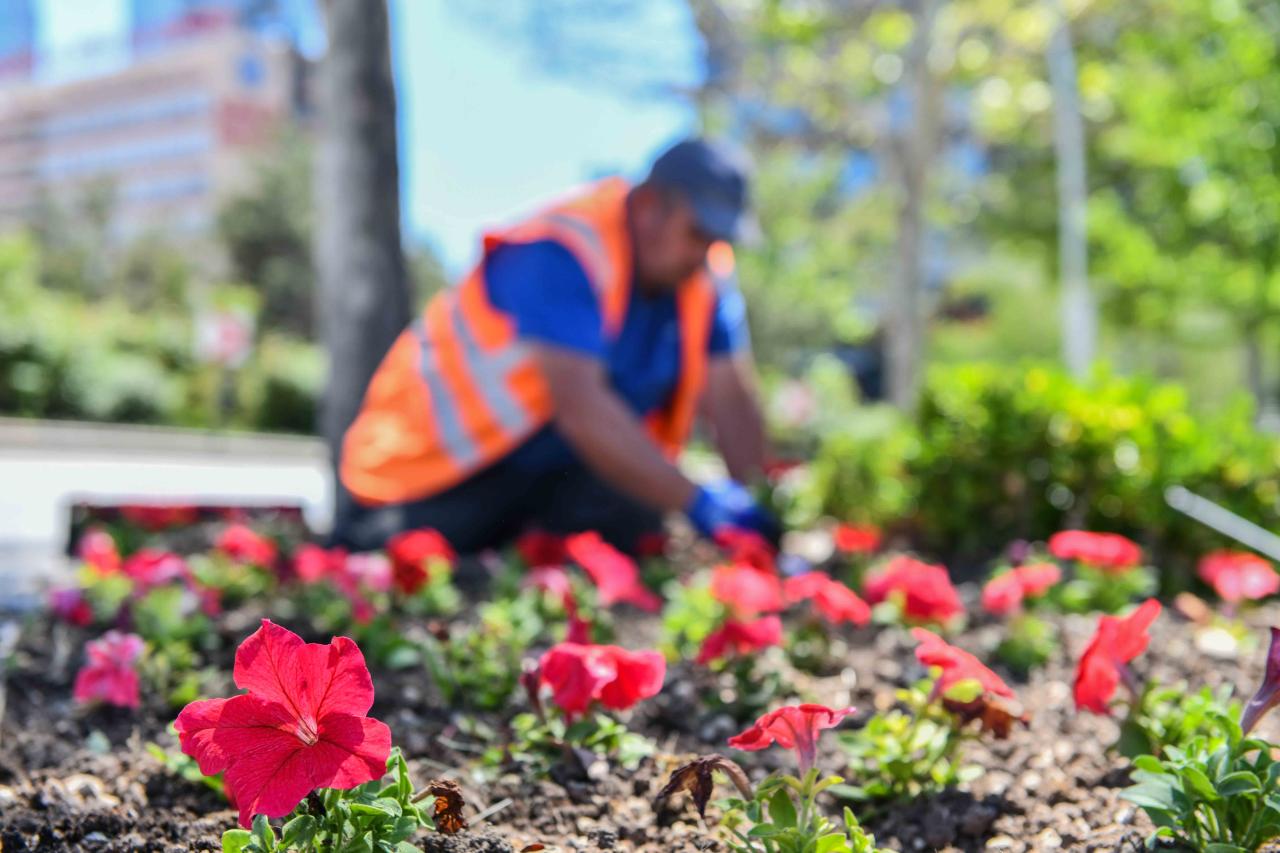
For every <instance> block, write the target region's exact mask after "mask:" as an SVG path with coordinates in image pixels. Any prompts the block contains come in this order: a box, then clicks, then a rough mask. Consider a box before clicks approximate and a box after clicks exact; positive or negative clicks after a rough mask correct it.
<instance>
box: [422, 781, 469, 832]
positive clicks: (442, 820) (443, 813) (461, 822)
mask: <svg viewBox="0 0 1280 853" xmlns="http://www.w3.org/2000/svg"><path fill="white" fill-rule="evenodd" d="M427 793H429V794H430V795H431V796H433V797H435V798H436V802H435V812H434V813H433V815H432V817H433V818H434V819H435V823H436V829H438V830H439V831H440V832H443V833H444V834H445V835H453V834H454V833H457V832H461V831H462V830H464V829H466V828H467V819H466V818H465V817H463V815H462V809H463V808H464V807H465V806H466V801H465V800H464V799H463V798H462V789H461V788H459V787H458V783H457V782H454V781H452V780H449V779H432V780H431V781H430V782H428V783H427Z"/></svg>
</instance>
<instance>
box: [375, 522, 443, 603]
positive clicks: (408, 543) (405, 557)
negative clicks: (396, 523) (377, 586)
mask: <svg viewBox="0 0 1280 853" xmlns="http://www.w3.org/2000/svg"><path fill="white" fill-rule="evenodd" d="M387 555H388V556H389V557H390V558H391V570H392V574H393V576H394V578H395V585H396V588H397V589H399V590H400V591H401V592H403V593H404V594H405V595H413V594H414V593H416V592H417V591H418V590H420V589H422V587H424V586H425V585H426V583H427V580H428V579H429V578H430V574H429V570H430V568H431V567H432V566H435V565H437V564H439V565H441V566H443V567H444V568H449V567H450V566H452V565H453V561H454V559H456V556H457V555H456V554H454V551H453V547H452V546H451V545H450V544H449V540H447V539H445V538H444V537H443V536H442V535H440V533H439V532H437V531H435V530H409V531H406V532H404V533H399V534H397V535H395V536H393V537H391V539H390V540H389V541H388V542H387Z"/></svg>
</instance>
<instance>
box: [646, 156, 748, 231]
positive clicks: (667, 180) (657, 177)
mask: <svg viewBox="0 0 1280 853" xmlns="http://www.w3.org/2000/svg"><path fill="white" fill-rule="evenodd" d="M749 173H750V166H749V165H748V163H747V159H746V157H745V156H744V155H743V154H742V153H741V152H739V151H738V150H737V149H735V148H733V147H731V146H729V145H727V144H726V143H722V142H712V141H710V140H707V139H686V140H684V141H683V142H677V143H676V144H675V145H673V146H671V147H670V148H668V149H667V150H666V151H664V152H662V154H660V155H659V156H658V159H657V160H655V161H653V167H652V168H651V169H650V170H649V177H648V179H647V182H648V183H651V184H655V185H657V186H661V187H667V188H669V189H674V190H676V191H677V192H679V193H680V194H681V195H683V196H684V197H685V199H687V200H688V202H689V204H690V205H692V207H693V212H694V216H695V217H696V218H697V220H698V227H699V228H701V229H702V230H703V231H705V232H706V233H707V235H708V236H710V237H712V238H714V239H716V240H726V241H728V242H730V243H735V242H742V241H750V240H753V239H755V237H756V236H757V235H758V234H759V230H760V229H759V226H758V225H757V224H756V220H755V217H754V216H753V215H752V213H751V208H750V198H749V188H748V184H749V183H750V177H749Z"/></svg>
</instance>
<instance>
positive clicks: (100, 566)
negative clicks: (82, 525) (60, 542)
mask: <svg viewBox="0 0 1280 853" xmlns="http://www.w3.org/2000/svg"><path fill="white" fill-rule="evenodd" d="M77 552H78V553H79V554H80V559H82V560H84V561H85V563H87V564H88V565H89V567H90V568H92V569H93V570H94V571H96V572H97V573H98V574H100V575H110V574H114V573H115V572H118V571H120V552H119V551H118V550H116V540H115V539H113V538H111V534H110V533H108V532H107V531H105V530H103V529H102V528H100V527H94V528H91V529H89V530H86V531H85V533H84V535H83V536H81V537H80V544H79V547H78V548H77Z"/></svg>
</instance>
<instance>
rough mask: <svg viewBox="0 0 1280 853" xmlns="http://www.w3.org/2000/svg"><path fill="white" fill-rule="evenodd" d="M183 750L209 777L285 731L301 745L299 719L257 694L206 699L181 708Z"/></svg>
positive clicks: (179, 725) (177, 724)
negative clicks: (298, 727)
mask: <svg viewBox="0 0 1280 853" xmlns="http://www.w3.org/2000/svg"><path fill="white" fill-rule="evenodd" d="M173 725H174V728H176V729H177V730H178V742H179V744H180V745H181V746H182V751H183V752H185V753H186V754H187V755H190V756H191V757H192V758H194V759H195V760H196V762H197V763H198V764H199V765H200V772H201V773H203V774H204V775H206V776H212V775H214V774H215V773H221V772H223V771H224V770H226V769H227V768H228V767H230V766H231V764H232V763H233V762H235V761H236V760H237V759H239V758H241V757H244V756H246V755H252V754H254V753H255V752H257V751H258V750H259V749H260V748H261V747H262V746H263V744H264V743H266V742H274V740H275V737H276V735H277V734H285V735H287V736H288V737H290V738H292V739H293V740H294V741H295V742H296V743H297V744H298V745H299V746H302V741H301V740H299V739H298V737H297V735H296V734H295V733H294V732H295V731H296V729H297V725H298V724H297V720H296V719H295V718H294V717H293V715H292V714H291V713H290V711H289V709H287V708H285V707H284V706H283V705H279V704H277V703H275V702H267V701H265V700H263V699H259V698H258V697H256V696H248V695H246V696H233V697H231V698H230V699H203V700H201V701H199V702H192V703H191V704H189V705H187V707H185V708H183V709H182V713H180V714H178V719H177V720H176V721H175V722H174V724H173Z"/></svg>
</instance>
